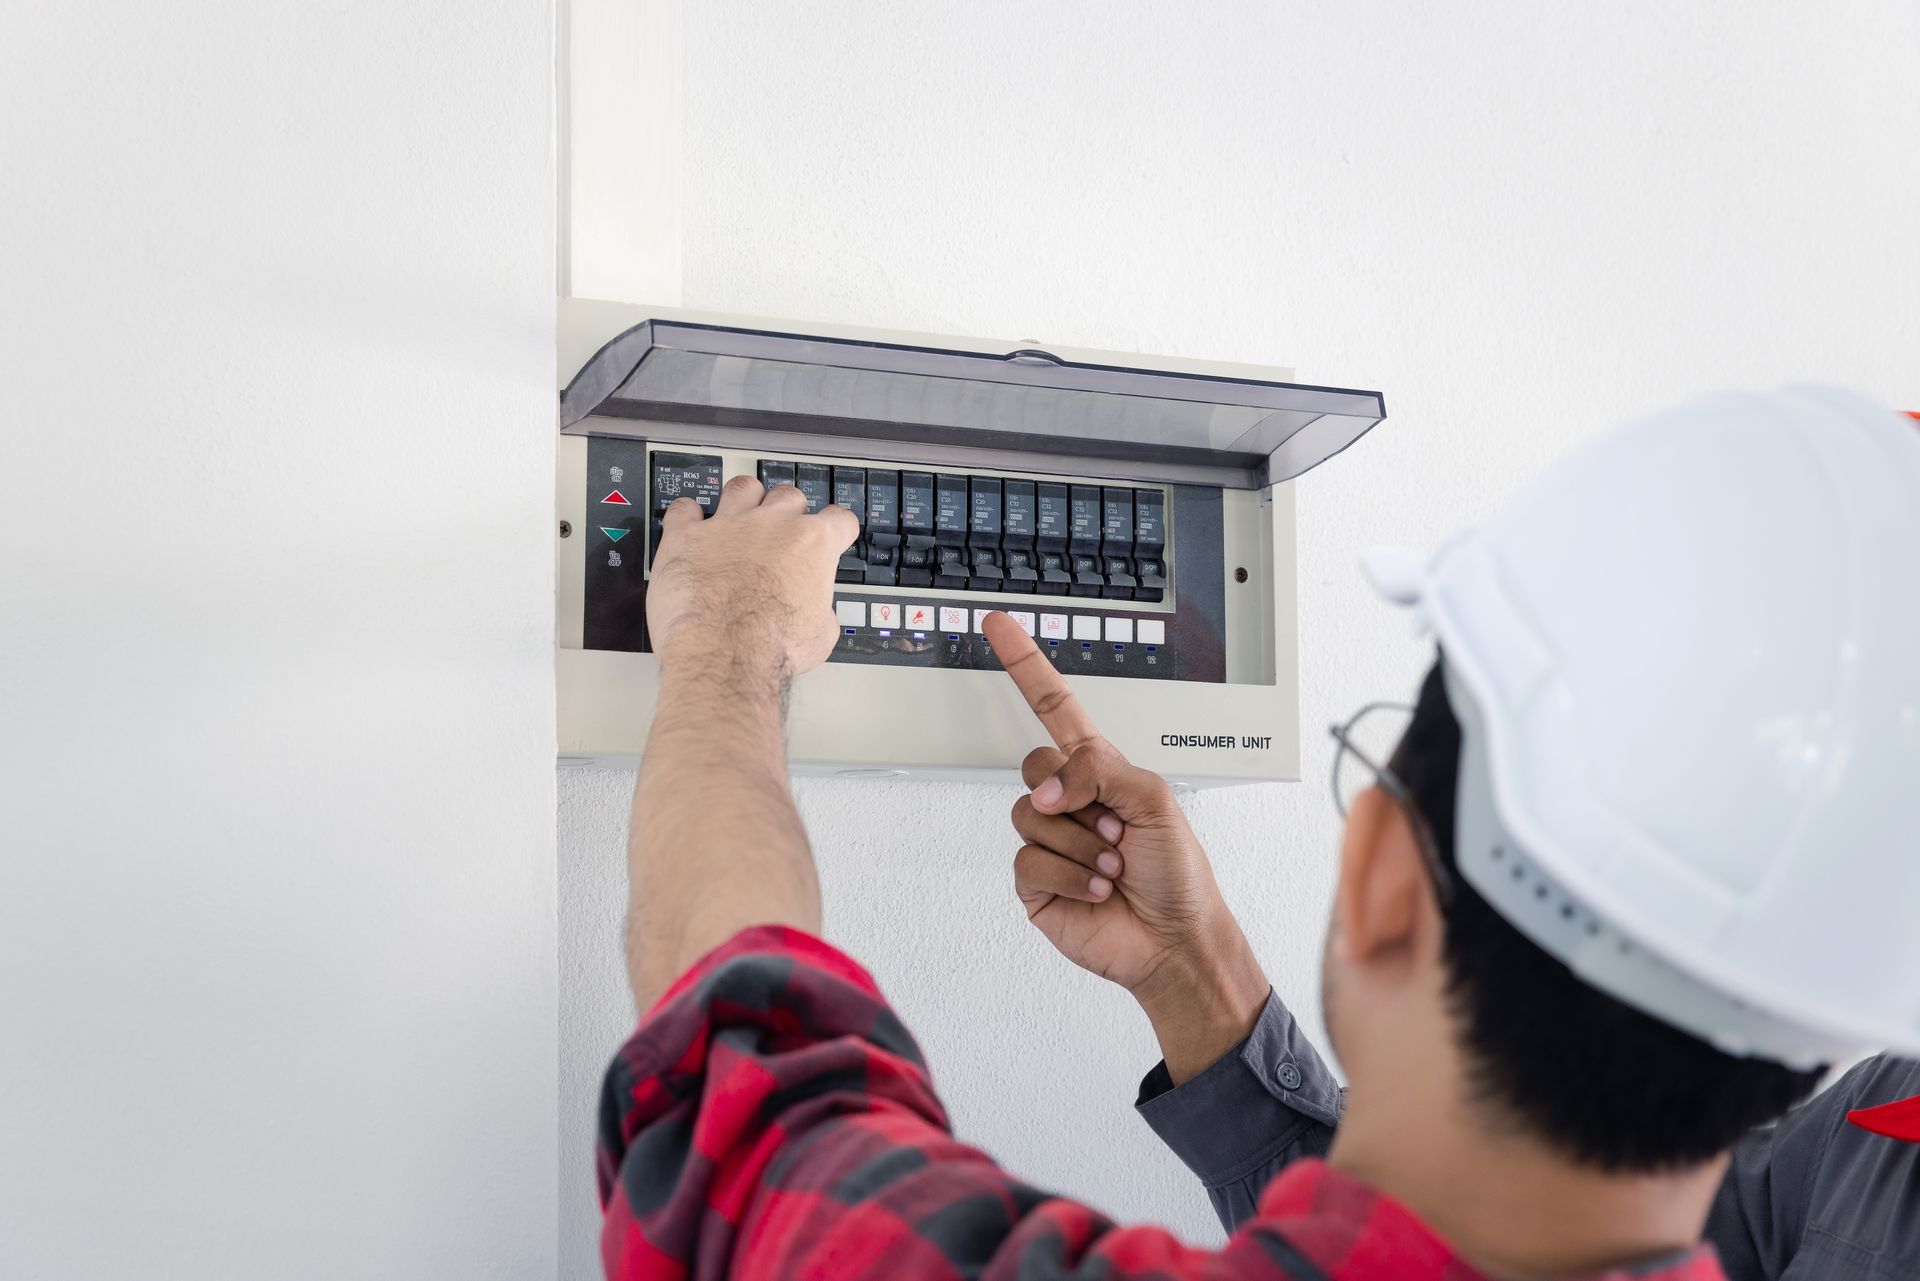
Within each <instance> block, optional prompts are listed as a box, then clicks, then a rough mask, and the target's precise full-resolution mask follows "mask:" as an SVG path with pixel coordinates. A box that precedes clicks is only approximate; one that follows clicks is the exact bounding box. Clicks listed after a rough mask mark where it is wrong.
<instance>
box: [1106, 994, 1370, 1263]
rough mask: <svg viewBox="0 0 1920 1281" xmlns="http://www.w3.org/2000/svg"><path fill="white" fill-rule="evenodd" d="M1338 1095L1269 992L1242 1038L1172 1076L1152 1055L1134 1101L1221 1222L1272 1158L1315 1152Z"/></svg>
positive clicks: (1232, 1222)
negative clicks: (1199, 1067) (1180, 1078)
mask: <svg viewBox="0 0 1920 1281" xmlns="http://www.w3.org/2000/svg"><path fill="white" fill-rule="evenodd" d="M1345 1101H1346V1095H1345V1092H1344V1091H1343V1090H1341V1088H1340V1086H1339V1084H1338V1083H1337V1082H1336V1081H1335V1080H1334V1079H1333V1073H1332V1072H1331V1071H1330V1070H1329V1069H1328V1068H1327V1065H1326V1063H1325V1062H1323V1061H1322V1060H1321V1058H1320V1053H1319V1051H1317V1050H1315V1049H1314V1048H1313V1043H1312V1042H1311V1041H1309V1040H1307V1038H1306V1036H1305V1035H1304V1034H1303V1033H1302V1032H1301V1031H1300V1025H1299V1024H1298V1023H1296V1022H1294V1018H1293V1014H1292V1013H1291V1012H1290V1011H1289V1010H1288V1009H1287V1007H1286V1005H1285V1004H1284V1003H1283V1002H1282V1001H1281V1000H1280V998H1279V997H1278V996H1277V995H1274V994H1273V993H1268V995H1267V1004H1266V1007H1265V1008H1264V1009H1262V1010H1261V1011H1260V1019H1259V1021H1258V1022H1256V1023H1255V1024H1254V1027H1253V1031H1252V1032H1250V1033H1248V1034H1247V1038H1246V1040H1244V1041H1242V1042H1240V1044H1238V1045H1236V1046H1234V1047H1233V1049H1231V1050H1229V1051H1228V1052H1227V1053H1225V1054H1223V1055H1221V1056H1220V1058H1219V1059H1218V1060H1216V1061H1215V1062H1214V1064H1213V1066H1211V1067H1209V1068H1208V1069H1207V1070H1206V1071H1204V1072H1202V1073H1201V1074H1200V1075H1199V1076H1196V1077H1194V1078H1193V1079H1192V1080H1190V1081H1187V1082H1185V1083H1184V1084H1181V1085H1178V1086H1176V1085H1174V1084H1173V1082H1172V1079H1171V1078H1170V1077H1168V1075H1167V1065H1166V1064H1165V1063H1160V1064H1158V1065H1156V1066H1155V1067H1154V1069H1153V1070H1152V1071H1151V1072H1149V1073H1147V1075H1146V1079H1145V1080H1143V1081H1141V1083H1140V1098H1139V1100H1138V1101H1137V1102H1136V1103H1135V1105H1134V1106H1135V1107H1136V1108H1137V1109H1138V1110H1139V1112H1140V1115H1141V1117H1142V1118H1144V1119H1145V1120H1146V1123H1147V1124H1148V1125H1150V1126H1152V1127H1153V1132H1154V1133H1155V1134H1157V1135H1159V1136H1160V1140H1161V1142H1163V1143H1165V1144H1166V1145H1167V1146H1168V1147H1170V1148H1172V1149H1173V1152H1174V1155H1175V1156H1178V1157H1179V1158H1180V1159H1181V1160H1182V1161H1183V1162H1185V1163H1186V1166H1187V1168H1188V1169H1189V1170H1192V1171H1193V1172H1194V1174H1196V1175H1197V1176H1199V1179H1200V1182H1201V1185H1202V1186H1204V1187H1205V1188H1206V1190H1207V1199H1208V1200H1210V1201H1211V1202H1213V1210H1214V1213H1215V1214H1217V1215H1219V1216H1220V1222H1221V1223H1222V1224H1223V1225H1224V1226H1225V1227H1226V1229H1227V1231H1229V1232H1231V1231H1233V1230H1234V1228H1236V1227H1237V1226H1239V1224H1240V1223H1241V1221H1242V1220H1244V1219H1246V1218H1248V1217H1250V1216H1251V1215H1252V1214H1253V1210H1254V1206H1255V1204H1256V1203H1257V1202H1258V1201H1259V1199H1260V1192H1261V1189H1263V1188H1265V1187H1266V1186H1267V1181H1268V1180H1269V1179H1271V1178H1272V1177H1273V1176H1274V1175H1275V1174H1277V1173H1279V1171H1280V1169H1281V1167H1283V1166H1285V1165H1288V1164H1289V1163H1291V1162H1293V1161H1296V1160H1299V1159H1300V1158H1301V1157H1308V1156H1324V1155H1326V1151H1327V1148H1328V1146H1329V1145H1330V1144H1331V1143H1332V1142H1333V1131H1334V1127H1335V1126H1336V1125H1338V1124H1339V1122H1340V1110H1341V1108H1342V1106H1343V1105H1344V1104H1345Z"/></svg>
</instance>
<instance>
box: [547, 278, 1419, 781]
mask: <svg viewBox="0 0 1920 1281" xmlns="http://www.w3.org/2000/svg"><path fill="white" fill-rule="evenodd" d="M560 328H561V351H560V362H561V372H562V375H563V376H565V377H566V378H567V380H568V381H567V384H566V386H565V389H564V390H563V391H562V392H561V395H560V425H561V430H562V437H561V441H560V470H559V494H558V499H559V511H560V524H559V542H558V547H559V593H558V601H559V619H558V638H559V651H558V672H557V675H558V681H559V738H560V742H559V750H560V758H561V760H562V761H563V762H567V763H576V764H585V763H592V764H631V763H633V762H635V761H637V760H638V759H639V756H640V753H641V751H642V749H643V747H644V746H645V743H646V738H647V727H648V723H649V720H650V717H651V715H652V710H653V702H654V695H655V692H656V689H657V684H658V676H659V672H658V666H657V664H656V662H655V659H654V657H653V654H652V653H651V645H650V643H649V638H648V636H647V626H646V597H647V580H648V575H649V572H650V568H651V565H652V561H653V553H654V549H655V546H656V544H657V542H658V539H659V533H660V515H661V513H662V512H663V511H664V510H665V509H666V506H667V504H669V503H671V502H672V501H673V500H674V499H676V498H679V497H682V496H690V497H692V498H694V499H696V500H698V501H699V502H700V504H701V505H702V506H703V507H706V508H708V509H709V510H711V509H712V507H713V504H714V503H715V502H716V501H717V499H718V497H719V494H720V487H721V486H722V485H723V484H724V483H725V482H726V481H727V480H728V478H730V477H733V476H737V475H753V476H758V477H759V478H760V479H761V480H762V481H763V482H765V483H766V484H767V485H769V486H771V485H776V484H786V483H791V484H793V485H796V486H798V487H799V489H800V491H801V492H802V493H803V494H805V495H806V498H807V503H808V506H809V507H811V508H814V509H816V510H817V509H818V508H820V507H823V506H825V505H826V504H828V503H838V504H839V505H841V506H842V507H845V508H847V509H849V510H850V511H852V512H853V513H854V514H855V515H856V516H858V517H859V519H860V537H859V540H858V541H857V542H856V543H855V544H854V545H853V546H852V547H850V548H848V550H847V552H846V554H845V555H844V556H843V557H842V558H841V561H840V565H839V571H838V575H837V579H838V582H837V586H836V588H835V593H834V612H835V614H836V616H837V618H838V620H839V624H840V628H839V630H840V635H839V640H838V644H837V645H836V647H835V650H834V653H833V656H832V658H831V659H830V660H829V661H828V662H827V663H826V664H825V665H824V666H823V667H821V668H819V669H817V670H816V671H814V672H812V673H809V674H808V675H806V676H804V677H802V678H800V680H799V681H798V682H796V684H795V687H794V692H793V699H792V705H791V710H790V721H789V748H790V752H791V756H792V759H793V762H794V766H795V768H796V769H798V770H803V771H808V772H826V773H839V774H852V775H896V774H913V775H940V776H949V777H995V778H1013V777H1017V773H1018V767H1019V763H1020V760H1021V758H1022V757H1023V756H1025V755H1026V753H1027V752H1028V751H1029V750H1031V749H1032V748H1033V747H1034V746H1035V745H1036V744H1037V743H1038V742H1040V741H1042V738H1043V733H1042V731H1041V729H1040V727H1039V725H1038V724H1037V723H1036V722H1035V721H1034V719H1033V716H1032V714H1031V713H1030V712H1029V711H1028V710H1027V708H1026V705H1025V703H1024V702H1023V701H1022V700H1021V698H1020V696H1019V694H1018V692H1017V691H1016V690H1015V689H1014V688H1013V685H1012V682H1010V681H1009V680H1008V679H1007V678H1006V676H1005V674H1004V673H1003V672H1001V671H1000V668H999V663H998V661H997V660H996V658H995V656H994V654H993V651H992V649H991V647H990V646H989V645H988V644H987V640H986V637H985V636H984V635H983V634H982V632H981V619H982V618H983V617H984V616H985V615H986V613H987V612H989V611H990V610H996V609H997V610H1005V611H1007V612H1008V613H1009V614H1011V615H1012V616H1013V618H1014V619H1016V620H1017V621H1018V622H1019V623H1020V624H1021V625H1022V626H1023V627H1025V628H1026V629H1027V631H1028V632H1029V633H1031V634H1032V635H1033V637H1034V639H1035V641H1036V643H1037V644H1038V645H1039V647H1040V650H1041V652H1042V653H1043V654H1045V655H1046V657H1047V659H1048V661H1050V662H1052V663H1053V664H1054V665H1055V666H1056V667H1058V668H1059V669H1060V671H1062V672H1063V673H1065V674H1066V675H1067V677H1068V679H1069V681H1070V682H1071V683H1072V685H1073V687H1074V690H1075V692H1076V693H1077V694H1078V695H1079V696H1080V698H1081V700H1082V701H1083V702H1084V703H1085V704H1086V705H1087V708H1088V710H1089V711H1090V712H1091V713H1092V715H1093V718H1094V720H1095V722H1096V723H1097V724H1099V726H1100V727H1101V729H1102V730H1103V731H1104V732H1105V733H1106V735H1107V736H1108V737H1109V738H1111V739H1112V740H1113V742H1114V743H1115V744H1116V745H1117V746H1119V747H1120V748H1121V750H1123V751H1124V752H1126V753H1127V755H1128V756H1129V757H1131V758H1132V759H1133V760H1134V761H1135V762H1136V763H1138V764H1140V765H1143V766H1146V767H1147V768H1149V769H1153V770H1157V771H1159V772H1160V773H1162V774H1164V775H1166V776H1167V777H1169V778H1171V779H1174V780H1176V781H1180V782H1185V783H1189V784H1193V785H1196V786H1200V785H1207V784H1217V783H1231V782H1246V781H1253V780H1260V779H1290V778H1296V777H1298V775H1299V768H1300V725H1299V705H1298V693H1297V684H1298V671H1297V645H1296V619H1295V591H1294V555H1295V548H1294V509H1293V494H1292V490H1291V487H1290V486H1289V485H1288V484H1287V483H1286V482H1288V481H1290V480H1291V479H1292V478H1293V477H1295V476H1298V475H1299V474H1300V473H1302V472H1304V471H1306V470H1307V469H1308V468H1310V467H1313V466H1315V465H1316V464H1318V463H1320V462H1322V461H1324V460H1325V459H1327V458H1329V457H1331V456H1332V455H1333V454H1335V453H1338V452H1339V451H1340V450H1342V449H1344V448H1345V447H1346V446H1348V445H1350V444H1352V443H1353V442H1354V441H1355V440H1356V439H1358V438H1359V437H1360V436H1361V435H1362V434H1363V433H1365V432H1366V431H1367V430H1368V429H1369V428H1370V427H1372V426H1373V425H1374V424H1375V423H1377V422H1379V421H1380V420H1381V419H1382V418H1383V417H1384V416H1385V406H1384V404H1383V402H1382V399H1381V396H1380V395H1379V393H1377V392H1369V391H1347V390H1340V389H1336V388H1329V387H1312V386H1304V385H1300V384H1296V383H1293V382H1290V381H1288V378H1289V376H1290V371H1287V370H1277V369H1267V368H1259V367H1253V366H1244V365H1226V364H1217V363H1202V362H1197V361H1186V360H1170V359H1160V358H1148V357H1140V356H1122V355H1115V354H1112V353H1106V352H1082V351H1068V350H1065V349H1062V348H1059V347H1055V346H1049V347H1048V348H1046V349H1045V350H1042V349H1040V348H1039V347H1038V346H1036V345H1035V344H1033V343H1031V342H1027V343H1006V342H998V343H996V342H986V341H978V340H968V339H958V338H947V337H932V336H927V335H920V334H900V333H883V332H875V331H867V330H856V329H848V328H843V327H838V326H828V325H818V324H807V325H799V324H790V323H785V322H777V321H769V320H759V319H747V318H741V317H725V316H710V315H699V314H695V313H691V312H683V311H677V310H673V309H667V308H647V307H631V306H625V305H619V304H612V303H598V302H585V301H570V302H568V303H566V304H564V305H563V307H562V312H561V327H560Z"/></svg>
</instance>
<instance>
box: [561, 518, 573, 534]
mask: <svg viewBox="0 0 1920 1281" xmlns="http://www.w3.org/2000/svg"><path fill="white" fill-rule="evenodd" d="M560 537H562V538H572V537H573V522H572V521H570V520H563V521H561V522H560Z"/></svg>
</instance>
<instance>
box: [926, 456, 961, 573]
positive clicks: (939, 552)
mask: <svg viewBox="0 0 1920 1281" xmlns="http://www.w3.org/2000/svg"><path fill="white" fill-rule="evenodd" d="M967 504H968V499H967V478H966V477H965V476H948V475H944V474H943V475H939V476H936V477H934V481H933V538H934V543H935V547H934V562H933V574H934V577H933V585H934V586H935V587H939V588H944V589H946V590H948V591H954V590H957V589H959V588H962V587H965V586H966V585H967V515H968V506H967Z"/></svg>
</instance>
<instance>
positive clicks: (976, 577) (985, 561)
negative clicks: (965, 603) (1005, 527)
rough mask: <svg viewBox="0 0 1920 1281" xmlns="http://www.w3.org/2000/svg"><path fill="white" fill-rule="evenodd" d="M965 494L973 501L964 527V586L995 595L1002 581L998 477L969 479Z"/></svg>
mask: <svg viewBox="0 0 1920 1281" xmlns="http://www.w3.org/2000/svg"><path fill="white" fill-rule="evenodd" d="M967 490H968V493H969V495H970V496H971V498H972V500H973V501H972V505H971V509H970V511H971V514H970V516H969V519H968V526H967V586H968V587H970V588H972V589H973V590H974V591H984V592H991V591H998V590H999V588H1000V583H1001V579H1002V578H1003V577H1004V567H1003V566H1002V565H1001V563H1000V531H1001V527H1002V524H1003V518H1004V515H1005V510H1006V509H1005V492H1004V490H1003V489H1002V488H1001V484H1000V478H999V477H997V476H974V477H971V478H970V479H969V480H968V482H967Z"/></svg>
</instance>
